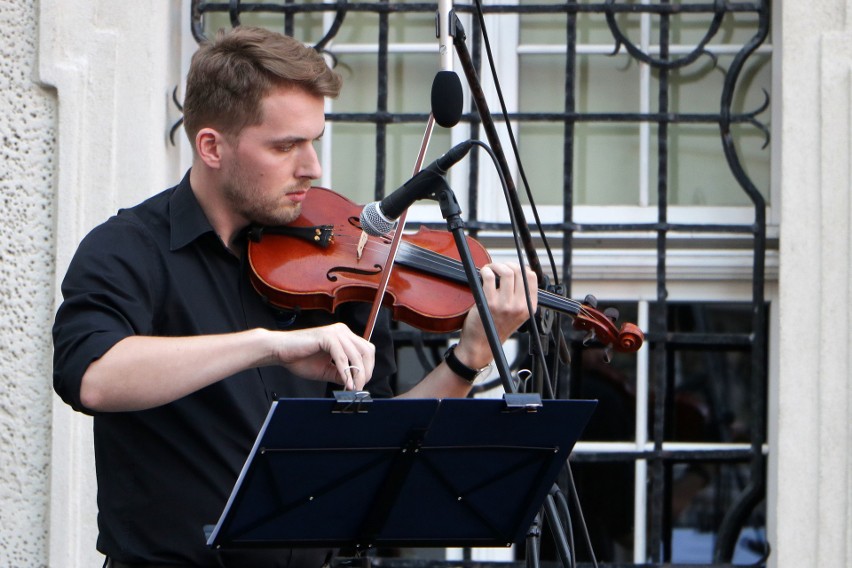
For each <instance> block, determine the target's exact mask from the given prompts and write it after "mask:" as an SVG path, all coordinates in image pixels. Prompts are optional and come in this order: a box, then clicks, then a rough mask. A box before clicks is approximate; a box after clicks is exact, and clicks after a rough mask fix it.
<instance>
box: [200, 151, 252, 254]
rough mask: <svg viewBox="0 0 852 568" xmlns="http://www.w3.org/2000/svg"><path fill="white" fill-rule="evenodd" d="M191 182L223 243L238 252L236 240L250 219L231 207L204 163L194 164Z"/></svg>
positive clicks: (206, 214)
mask: <svg viewBox="0 0 852 568" xmlns="http://www.w3.org/2000/svg"><path fill="white" fill-rule="evenodd" d="M189 184H190V187H191V188H192V192H193V193H194V194H195V198H196V199H197V200H198V204H199V205H200V206H201V210H202V211H204V215H205V216H206V217H207V220H208V221H209V222H210V225H211V226H212V227H213V230H214V231H216V234H217V235H219V238H220V239H222V243H223V244H224V245H225V246H226V247H227V248H228V250H230V251H231V252H233V253H235V254H238V253H239V250H238V248H239V247H237V246H235V241H236V239H237V236H238V235H239V233H240V231H241V230H242V229H244V228H245V227H247V226H248V224H249V222H248V220H247V219H244V218H243V217H242V216H240V215H237V214H236V213H234V212H233V211H232V210H231V209H230V207H229V206H228V203H227V202H226V201H225V198H224V195H223V193H222V191H221V189H220V188H219V185H218V181H217V179H216V177H215V175H214V174H213V173H212V172H210V171H209V170H206V169H205V167H204V165H203V164H202V165H201V166H196V165H194V166H193V168H192V170H191V171H190V172H189Z"/></svg>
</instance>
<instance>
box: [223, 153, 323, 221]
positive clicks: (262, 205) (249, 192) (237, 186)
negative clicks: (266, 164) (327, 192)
mask: <svg viewBox="0 0 852 568" xmlns="http://www.w3.org/2000/svg"><path fill="white" fill-rule="evenodd" d="M247 179H248V176H245V175H242V168H241V167H240V166H239V165H237V166H235V167H234V170H233V171H232V175H231V176H230V179H229V181H228V183H226V184H225V186H224V189H223V191H224V196H225V199H226V200H227V201H228V204H229V205H230V207H231V208H232V210H233V211H235V212H236V213H238V214H239V215H241V216H242V217H243V218H245V219H248V221H249V222H251V223H254V224H258V225H263V226H267V227H274V226H279V225H287V224H289V223H290V222H292V221H293V220H295V219H296V218H297V217H298V216H299V215H300V214H301V212H302V204H301V203H292V204H290V205H288V206H282V205H281V203H282V199H283V194H284V193H286V192H287V191H291V190H296V189H301V190H307V189H308V188H310V186H311V184H310V182H308V181H305V182H299V183H296V184H293V185H292V186H291V187H288V188H286V190H282V191H281V192H279V193H277V194H276V195H275V196H274V197H269V196H265V195H264V193H263V192H262V191H261V190H260V188H258V187H257V185H255V184H253V183H251V182H247V181H246V180H247Z"/></svg>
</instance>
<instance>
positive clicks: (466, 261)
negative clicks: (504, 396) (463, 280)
mask: <svg viewBox="0 0 852 568" xmlns="http://www.w3.org/2000/svg"><path fill="white" fill-rule="evenodd" d="M436 183H437V184H438V189H437V190H435V193H434V195H435V199H437V200H438V204H439V205H440V206H441V215H442V216H443V217H444V219H445V220H446V221H447V230H448V231H450V232H451V233H452V234H453V239H454V240H455V242H456V249H458V252H459V259H460V260H461V263H462V266H463V267H464V273H465V275H466V276H467V281H468V284H469V285H470V290H471V292H472V293H473V299H474V301H475V302H476V308H477V310H478V311H479V317H480V319H481V320H482V326H483V328H484V329H485V336H486V337H487V338H488V345H489V346H490V347H491V354H492V355H493V356H494V365H495V366H496V367H497V371H498V372H499V373H500V381H501V383H502V384H503V390H505V391H506V392H507V393H514V392H515V391H516V389H515V385H514V383H512V379H511V370H510V369H509V361H508V360H507V359H506V353H505V352H504V351H503V344H502V343H501V342H500V335H499V334H498V333H497V327H496V326H495V325H494V318H493V316H492V315H491V310H490V309H489V308H488V303H487V302H486V301H485V291H484V290H483V289H482V282H481V281H480V279H479V273H478V272H477V270H476V264H475V263H474V261H473V256H472V255H471V254H470V246H469V245H468V243H467V237H466V236H465V232H464V220H462V217H461V207H460V206H459V202H458V200H457V199H456V195H455V193H453V190H452V189H451V188H450V186H449V185H448V184H447V182H446V180H445V179H444V178H443V177H439V178H437V180H436Z"/></svg>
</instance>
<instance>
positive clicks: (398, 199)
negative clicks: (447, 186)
mask: <svg viewBox="0 0 852 568" xmlns="http://www.w3.org/2000/svg"><path fill="white" fill-rule="evenodd" d="M473 146H474V141H473V140H466V141H464V142H462V143H461V144H457V145H455V146H453V147H452V148H450V150H449V151H448V152H447V153H446V154H444V155H443V156H441V157H440V158H438V159H437V160H435V161H434V162H432V163H431V164H429V165H428V166H426V167H425V168H423V169H422V170H420V171H419V172H417V174H415V175H414V177H412V178H411V179H410V180H408V181H407V182H405V183H404V184H403V185H402V186H401V187H399V188H397V189H395V190H394V191H393V192H392V193H390V194H388V195H386V196H385V198H384V199H382V200H381V201H374V202H372V203H368V204H367V205H365V206H364V208H363V209H362V210H361V230H363V231H364V232H365V233H367V234H368V235H373V236H374V237H383V236H385V235H387V234H388V233H390V232H391V231H392V230H393V228H394V227H395V226H396V220H397V219H399V217H400V215H402V213H403V212H404V211H405V210H406V209H408V208H409V207H410V206H411V204H412V203H414V202H415V201H417V200H420V199H425V198H427V197H430V195H432V194H434V192H435V191H436V187H437V186H438V185H439V183H441V182H442V181H443V176H444V175H446V173H447V171H448V170H449V169H450V168H451V167H453V166H454V165H455V164H456V162H458V161H459V160H461V159H462V158H464V157H465V156H466V155H467V153H468V152H470V149H471V148H473Z"/></svg>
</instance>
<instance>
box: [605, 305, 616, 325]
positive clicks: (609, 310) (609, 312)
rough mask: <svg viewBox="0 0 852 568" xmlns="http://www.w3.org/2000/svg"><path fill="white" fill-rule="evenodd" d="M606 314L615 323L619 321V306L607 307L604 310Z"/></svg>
mask: <svg viewBox="0 0 852 568" xmlns="http://www.w3.org/2000/svg"><path fill="white" fill-rule="evenodd" d="M604 315H605V316H606V317H608V318H609V319H610V320H612V322H613V323H615V322H617V321H618V316H619V315H620V314H619V312H618V308H607V309H605V310H604Z"/></svg>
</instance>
